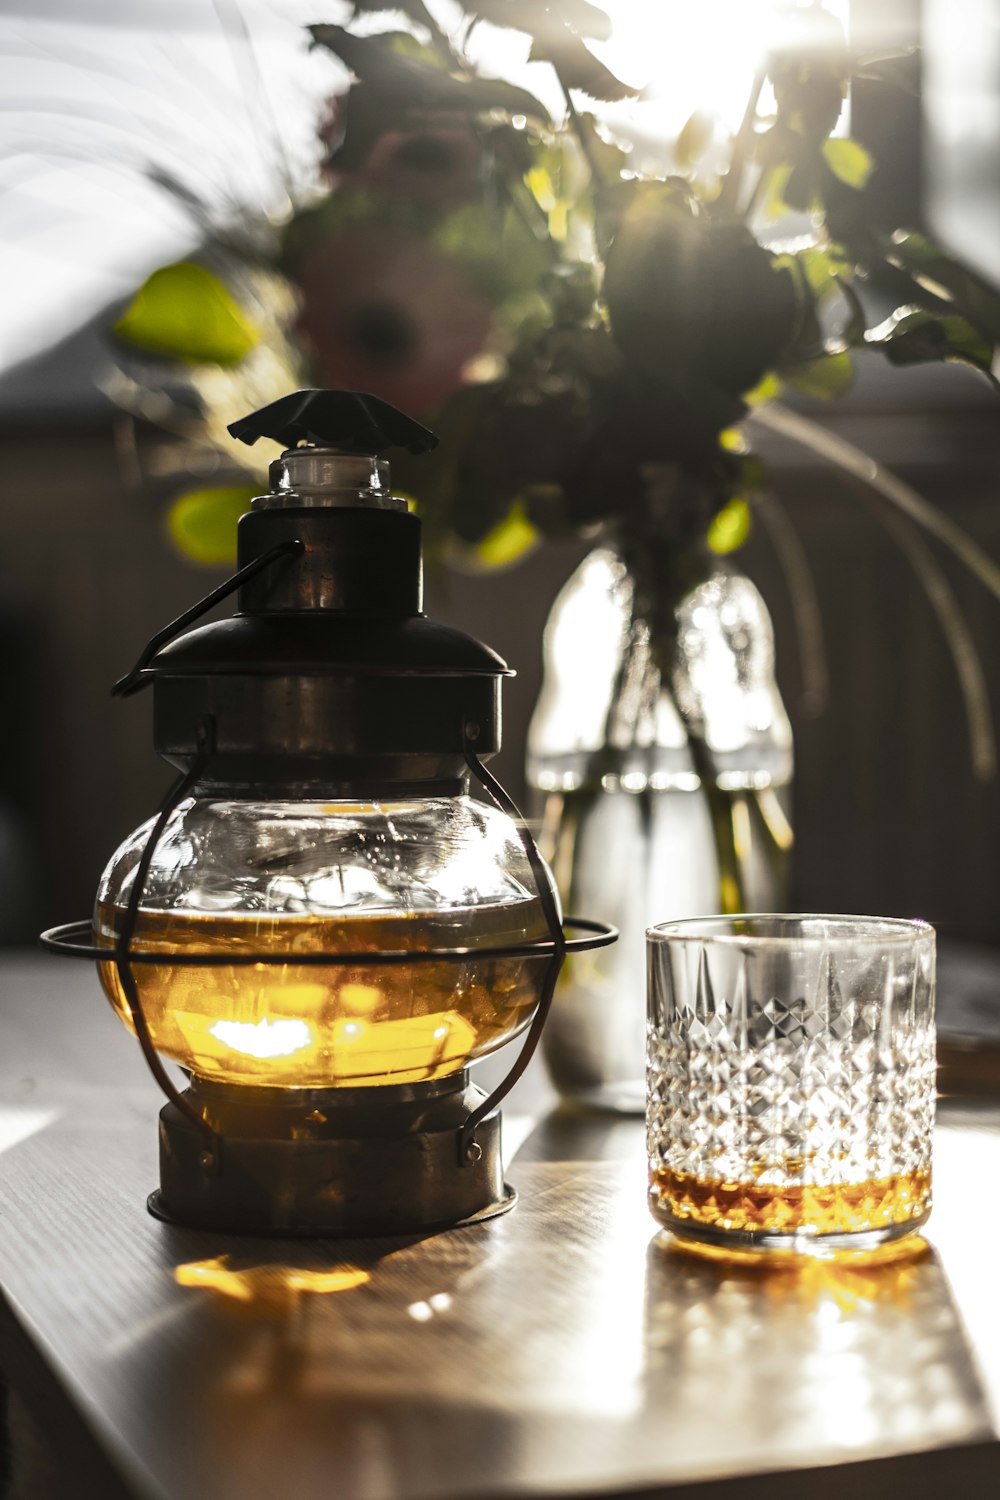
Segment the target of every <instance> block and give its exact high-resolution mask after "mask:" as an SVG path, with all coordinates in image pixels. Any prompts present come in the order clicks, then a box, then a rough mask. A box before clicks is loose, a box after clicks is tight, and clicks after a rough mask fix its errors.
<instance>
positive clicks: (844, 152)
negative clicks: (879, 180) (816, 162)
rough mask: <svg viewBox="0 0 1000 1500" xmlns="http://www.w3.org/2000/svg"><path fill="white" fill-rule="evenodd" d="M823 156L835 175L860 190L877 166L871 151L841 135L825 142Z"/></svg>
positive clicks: (849, 185)
mask: <svg viewBox="0 0 1000 1500" xmlns="http://www.w3.org/2000/svg"><path fill="white" fill-rule="evenodd" d="M823 157H824V160H825V161H826V164H827V166H828V167H829V168H830V171H831V172H832V173H833V174H834V176H835V177H839V178H840V180H841V182H845V183H846V184H847V186H848V187H852V188H857V189H859V190H860V189H861V188H863V187H864V186H865V184H866V183H867V181H868V179H869V177H870V176H871V174H872V170H873V168H874V166H875V162H874V161H873V159H872V155H871V152H870V151H866V150H865V148H864V146H862V145H860V144H859V143H858V142H857V141H851V140H848V139H847V138H846V137H841V136H838V137H836V138H835V139H831V140H828V141H824V142H823Z"/></svg>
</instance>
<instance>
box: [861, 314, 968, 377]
mask: <svg viewBox="0 0 1000 1500" xmlns="http://www.w3.org/2000/svg"><path fill="white" fill-rule="evenodd" d="M865 342H866V343H868V344H869V345H872V346H873V347H875V348H879V349H881V350H882V352H883V353H884V354H885V356H886V358H887V359H888V360H889V362H890V363H891V364H894V365H914V364H924V363H926V362H928V361H931V360H939V359H940V360H955V361H958V362H959V363H961V364H967V365H972V366H973V367H974V368H975V369H977V370H979V371H980V372H981V373H982V374H984V375H988V376H989V377H990V379H991V380H992V379H993V376H992V365H993V357H994V352H995V351H994V346H993V344H992V342H991V341H990V340H989V339H988V338H986V337H985V336H984V335H983V334H982V333H980V332H979V330H978V329H977V328H974V327H973V326H972V324H971V323H970V322H969V321H968V320H967V319H966V318H963V317H961V316H959V315H958V314H957V313H955V314H952V313H946V314H945V315H944V316H940V315H937V314H935V313H931V312H927V311H926V309H924V308H921V307H899V308H897V309H896V311H895V312H894V313H893V314H892V316H891V317H888V318H886V320H885V322H884V323H880V324H879V325H878V327H877V328H872V329H869V331H868V333H867V334H866V335H865ZM994 383H995V382H994Z"/></svg>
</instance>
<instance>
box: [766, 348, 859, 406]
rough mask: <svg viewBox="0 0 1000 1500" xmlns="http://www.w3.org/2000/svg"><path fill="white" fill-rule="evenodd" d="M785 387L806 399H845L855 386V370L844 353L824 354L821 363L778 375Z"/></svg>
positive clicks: (808, 362)
mask: <svg viewBox="0 0 1000 1500" xmlns="http://www.w3.org/2000/svg"><path fill="white" fill-rule="evenodd" d="M779 374H780V377H781V383H782V385H786V386H788V387H789V388H790V389H791V390H793V391H801V392H802V394H803V395H805V396H820V397H822V398H823V399H824V400H830V399H831V398H832V397H834V396H842V395H843V394H844V392H845V391H847V390H849V389H850V388H851V386H852V384H853V383H854V366H853V364H852V363H851V356H850V355H849V354H848V353H847V351H846V350H845V349H838V350H835V351H833V352H831V353H829V354H822V355H820V357H819V358H818V359H810V360H806V361H805V363H803V364H800V365H789V366H788V367H787V368H783V369H781V370H780V371H779Z"/></svg>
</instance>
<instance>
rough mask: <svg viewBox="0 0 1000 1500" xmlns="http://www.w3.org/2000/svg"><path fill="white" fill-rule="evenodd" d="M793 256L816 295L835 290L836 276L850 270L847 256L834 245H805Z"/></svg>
mask: <svg viewBox="0 0 1000 1500" xmlns="http://www.w3.org/2000/svg"><path fill="white" fill-rule="evenodd" d="M793 256H794V259H795V260H796V261H797V262H798V264H799V266H800V267H801V269H802V271H803V272H804V274H805V278H806V281H807V282H808V284H809V286H810V287H811V288H812V290H813V292H814V293H815V294H816V296H817V297H822V296H824V295H825V294H826V293H827V292H834V291H836V290H837V285H838V278H839V277H841V276H843V275H844V274H845V273H846V272H849V270H850V266H849V262H848V260H847V257H846V256H845V255H844V253H843V251H842V250H840V249H839V247H838V246H836V245H807V246H806V247H805V249H804V250H796V251H794V252H793Z"/></svg>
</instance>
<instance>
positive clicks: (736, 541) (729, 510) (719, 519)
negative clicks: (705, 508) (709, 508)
mask: <svg viewBox="0 0 1000 1500" xmlns="http://www.w3.org/2000/svg"><path fill="white" fill-rule="evenodd" d="M752 524H753V523H752V521H751V517H750V507H749V505H748V504H747V503H746V501H745V500H740V499H735V500H730V502H729V504H728V505H724V506H723V507H722V509H721V510H720V511H719V512H718V514H717V515H716V516H714V517H713V518H712V521H711V523H710V525H709V528H708V535H707V537H706V540H707V542H708V546H709V550H710V551H712V552H714V553H716V554H717V556H719V557H725V555H726V553H727V552H735V551H736V550H737V549H738V548H739V547H742V546H743V543H744V542H745V541H746V539H747V537H748V536H749V535H750V530H751V527H752Z"/></svg>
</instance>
